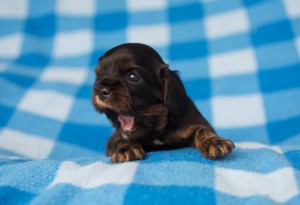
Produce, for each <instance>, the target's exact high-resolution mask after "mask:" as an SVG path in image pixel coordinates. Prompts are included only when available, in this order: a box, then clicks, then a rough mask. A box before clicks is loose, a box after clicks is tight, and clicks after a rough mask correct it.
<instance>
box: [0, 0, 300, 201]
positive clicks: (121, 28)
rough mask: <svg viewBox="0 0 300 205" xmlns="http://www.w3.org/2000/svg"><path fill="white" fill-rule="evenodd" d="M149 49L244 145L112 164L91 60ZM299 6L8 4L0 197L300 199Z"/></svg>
mask: <svg viewBox="0 0 300 205" xmlns="http://www.w3.org/2000/svg"><path fill="white" fill-rule="evenodd" d="M125 42H141V43H145V44H148V45H150V46H152V47H154V48H155V49H156V50H157V51H158V52H159V53H160V54H161V55H162V57H163V58H164V59H165V61H166V62H168V63H169V64H170V67H171V69H173V70H178V71H180V75H181V78H182V80H183V82H184V84H185V87H186V89H187V92H188V94H189V96H190V97H191V98H192V99H193V100H194V102H195V104H196V105H197V107H198V108H199V110H200V111H201V112H202V113H203V115H204V116H205V117H206V118H207V119H208V120H209V121H210V122H211V124H212V125H213V126H214V127H215V128H216V130H217V132H218V133H219V134H220V135H221V136H225V137H228V138H229V139H231V140H232V141H234V142H235V143H236V149H235V150H234V152H233V153H232V154H231V155H229V156H228V157H226V158H224V159H222V160H219V161H210V160H207V159H204V158H203V157H202V156H201V155H200V154H199V152H198V151H197V150H195V149H193V148H186V149H179V150H173V151H161V152H153V153H149V154H148V156H147V158H146V159H145V160H143V161H135V162H129V163H121V164H111V162H110V159H109V158H107V157H105V156H104V154H103V152H104V149H105V144H106V141H107V138H108V136H109V135H110V134H111V132H112V129H111V127H110V123H109V121H108V120H107V119H106V118H105V116H101V115H99V114H97V113H96V112H95V111H94V109H93V107H92V105H91V102H90V97H91V86H92V84H93V81H94V73H93V69H94V67H95V65H96V64H97V59H98V57H99V56H101V55H102V54H103V53H104V52H105V51H107V50H108V49H110V48H112V47H114V46H116V45H118V44H122V43H125ZM299 190H300V1H299V0H284V1H277V0H274V1H259V0H227V1H210V0H203V1H199V0H197V1H196V0H168V1H167V0H151V1H147V0H127V1H114V2H108V1H107V2H106V1H103V0H101V1H96V0H76V1H72V0H59V1H52V0H43V1H39V0H1V1H0V204H28V203H30V204H55V205H57V204H228V205H230V204H277V203H280V204H300V194H299V192H300V191H299Z"/></svg>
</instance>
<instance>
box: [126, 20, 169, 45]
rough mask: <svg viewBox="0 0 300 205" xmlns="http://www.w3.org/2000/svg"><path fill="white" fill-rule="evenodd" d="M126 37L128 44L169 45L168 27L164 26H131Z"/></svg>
mask: <svg viewBox="0 0 300 205" xmlns="http://www.w3.org/2000/svg"><path fill="white" fill-rule="evenodd" d="M127 36H128V37H127V38H128V39H127V41H128V42H132V43H144V44H149V45H150V46H163V45H167V44H168V43H169V27H168V26H167V25H166V24H159V25H152V26H132V27H129V28H128V31H127Z"/></svg>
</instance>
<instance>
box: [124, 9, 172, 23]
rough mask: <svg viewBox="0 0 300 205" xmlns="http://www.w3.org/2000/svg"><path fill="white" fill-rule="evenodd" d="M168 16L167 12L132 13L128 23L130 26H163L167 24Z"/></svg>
mask: <svg viewBox="0 0 300 205" xmlns="http://www.w3.org/2000/svg"><path fill="white" fill-rule="evenodd" d="M167 19H168V16H167V14H166V12H165V10H150V11H142V12H131V13H129V14H128V23H129V24H130V25H142V26H145V25H148V24H149V25H151V24H162V23H164V22H166V20H167Z"/></svg>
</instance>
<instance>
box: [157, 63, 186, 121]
mask: <svg viewBox="0 0 300 205" xmlns="http://www.w3.org/2000/svg"><path fill="white" fill-rule="evenodd" d="M160 76H161V82H162V89H163V94H164V103H165V105H166V107H167V108H168V111H169V113H170V114H171V115H173V116H180V115H182V114H183V112H184V110H185V104H186V97H187V96H186V91H185V89H184V86H183V83H182V82H181V80H180V78H179V76H178V74H177V72H176V71H171V70H170V69H169V68H168V65H166V66H165V67H164V68H162V69H161V72H160Z"/></svg>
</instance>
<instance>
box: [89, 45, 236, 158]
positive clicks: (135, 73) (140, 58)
mask: <svg viewBox="0 0 300 205" xmlns="http://www.w3.org/2000/svg"><path fill="white" fill-rule="evenodd" d="M95 73H96V81H95V84H94V87H93V88H94V92H93V96H92V101H93V105H94V107H95V109H96V110H97V111H99V112H100V113H105V114H106V116H107V117H108V118H109V119H110V120H111V122H112V124H113V126H114V127H115V128H116V131H115V132H114V133H113V134H112V136H111V137H110V139H109V141H108V144H107V150H106V154H107V155H108V156H111V159H112V162H125V161H132V160H140V159H143V158H144V157H145V152H148V151H154V150H164V149H175V148H181V147H187V146H192V147H195V148H196V149H198V150H199V151H200V152H201V153H202V155H203V156H204V157H206V158H209V159H217V158H220V157H223V156H224V155H226V154H228V153H230V152H231V151H232V149H233V148H234V144H233V143H232V142H231V141H230V140H228V139H225V138H221V137H219V136H218V135H217V134H216V132H215V131H214V129H213V128H212V127H211V125H210V124H209V123H208V122H207V121H206V119H205V118H204V117H203V116H202V115H201V114H200V112H199V111H198V110H197V108H196V107H195V105H194V103H193V102H192V101H191V99H190V98H189V97H188V96H187V94H186V91H185V89H184V86H183V84H182V82H181V80H180V79H179V77H178V75H177V73H176V72H175V71H171V70H170V69H169V66H168V65H167V64H165V63H164V61H163V60H162V58H161V57H160V55H159V54H158V53H157V52H156V51H155V50H154V49H152V48H151V47H149V46H147V45H144V44H137V43H128V44H123V45H120V46H117V47H115V48H112V49H111V50H109V51H107V52H106V53H105V54H104V55H103V56H102V57H100V59H99V63H98V65H97V67H96V69H95Z"/></svg>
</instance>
